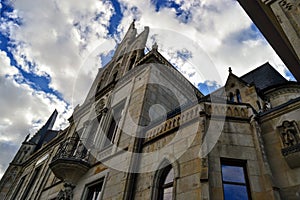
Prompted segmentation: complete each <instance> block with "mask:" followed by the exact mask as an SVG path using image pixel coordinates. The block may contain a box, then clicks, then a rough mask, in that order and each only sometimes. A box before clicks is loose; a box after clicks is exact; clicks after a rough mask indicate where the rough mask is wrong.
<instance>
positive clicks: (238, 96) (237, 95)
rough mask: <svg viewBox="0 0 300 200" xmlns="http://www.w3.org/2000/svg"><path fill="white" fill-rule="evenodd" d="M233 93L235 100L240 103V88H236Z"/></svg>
mask: <svg viewBox="0 0 300 200" xmlns="http://www.w3.org/2000/svg"><path fill="white" fill-rule="evenodd" d="M235 94H236V100H237V102H238V103H242V97H241V93H240V90H239V89H236V91H235Z"/></svg>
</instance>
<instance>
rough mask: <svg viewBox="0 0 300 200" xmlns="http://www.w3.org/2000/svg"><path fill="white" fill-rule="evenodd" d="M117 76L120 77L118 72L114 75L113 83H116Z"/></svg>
mask: <svg viewBox="0 0 300 200" xmlns="http://www.w3.org/2000/svg"><path fill="white" fill-rule="evenodd" d="M117 76H118V72H115V73H114V75H113V80H112V81H113V82H115V81H116V80H117Z"/></svg>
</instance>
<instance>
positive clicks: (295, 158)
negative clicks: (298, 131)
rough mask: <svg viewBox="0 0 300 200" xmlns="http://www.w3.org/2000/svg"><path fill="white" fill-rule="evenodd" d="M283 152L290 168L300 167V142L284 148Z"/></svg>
mask: <svg viewBox="0 0 300 200" xmlns="http://www.w3.org/2000/svg"><path fill="white" fill-rule="evenodd" d="M281 153H282V155H283V156H284V158H285V160H286V162H287V163H288V165H289V166H290V168H292V169H294V168H297V167H300V143H298V144H296V145H292V146H289V147H286V148H283V149H282V150H281Z"/></svg>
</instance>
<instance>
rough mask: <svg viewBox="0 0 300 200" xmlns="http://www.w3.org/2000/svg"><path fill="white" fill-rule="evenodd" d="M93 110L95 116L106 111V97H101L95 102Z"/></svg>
mask: <svg viewBox="0 0 300 200" xmlns="http://www.w3.org/2000/svg"><path fill="white" fill-rule="evenodd" d="M95 112H96V114H97V116H98V115H101V114H103V113H106V112H107V107H106V98H102V99H100V100H99V101H98V102H97V104H96V106H95Z"/></svg>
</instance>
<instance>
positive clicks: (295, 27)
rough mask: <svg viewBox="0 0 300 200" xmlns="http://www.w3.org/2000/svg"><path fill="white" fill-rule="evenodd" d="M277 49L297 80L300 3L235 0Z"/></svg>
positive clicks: (299, 42)
mask: <svg viewBox="0 0 300 200" xmlns="http://www.w3.org/2000/svg"><path fill="white" fill-rule="evenodd" d="M238 1H239V3H240V4H241V6H242V7H243V8H244V10H245V11H246V12H247V14H248V15H249V17H250V18H251V19H252V20H253V22H254V23H255V24H256V26H257V27H258V28H259V29H260V31H261V32H262V33H263V35H264V36H265V38H266V39H267V40H268V42H269V43H270V44H271V46H272V47H273V49H274V50H275V51H276V53H277V54H278V55H279V56H280V58H281V59H282V61H283V62H284V63H285V65H286V66H287V67H288V68H289V70H290V71H291V72H292V74H293V75H294V77H295V78H296V80H298V82H299V81H300V70H299V67H300V3H299V1H298V0H255V1H247V0H238Z"/></svg>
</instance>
